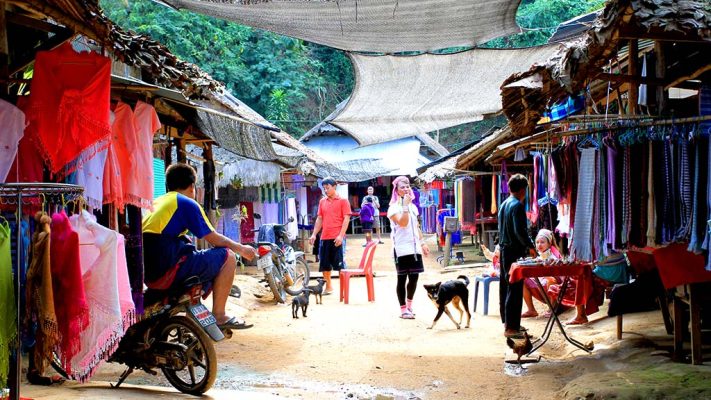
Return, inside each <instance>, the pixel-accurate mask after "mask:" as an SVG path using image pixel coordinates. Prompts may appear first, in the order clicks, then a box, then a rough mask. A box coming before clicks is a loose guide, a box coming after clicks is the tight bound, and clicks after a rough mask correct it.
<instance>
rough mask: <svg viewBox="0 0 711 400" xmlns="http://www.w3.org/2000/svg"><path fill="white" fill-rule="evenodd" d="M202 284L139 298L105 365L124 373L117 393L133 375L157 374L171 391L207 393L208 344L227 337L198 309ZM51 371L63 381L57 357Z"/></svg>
mask: <svg viewBox="0 0 711 400" xmlns="http://www.w3.org/2000/svg"><path fill="white" fill-rule="evenodd" d="M202 294H203V291H202V284H201V283H200V282H199V281H198V280H197V277H193V278H190V279H188V280H187V281H186V282H185V283H184V284H183V285H182V286H181V287H180V288H179V289H177V290H169V291H159V290H153V289H148V290H147V291H146V292H145V293H144V304H145V305H146V306H145V307H144V314H143V316H142V317H141V319H140V321H138V322H136V323H135V324H133V325H131V326H130V327H129V328H128V330H127V331H126V334H125V335H124V337H123V338H122V339H121V342H120V343H119V346H118V349H117V350H116V351H115V352H114V354H112V355H111V356H110V357H109V359H108V362H112V363H119V364H124V365H126V366H127V369H126V370H125V371H124V372H123V373H122V374H121V376H120V377H119V380H118V382H117V383H116V384H115V385H113V384H112V385H111V386H112V387H116V388H117V387H119V386H121V384H122V383H123V382H124V380H125V379H126V378H128V376H129V375H130V374H131V373H133V371H135V370H143V371H145V372H146V373H148V374H151V375H157V374H158V372H157V371H156V370H158V369H159V370H161V371H162V372H163V375H164V376H165V377H166V379H167V380H168V382H170V384H171V385H173V387H175V388H176V389H178V390H179V391H181V392H183V393H187V394H191V395H196V396H199V395H202V394H203V393H205V392H207V391H208V390H209V389H210V388H211V387H212V385H213V383H214V382H215V378H216V377H217V354H216V353H215V347H214V345H213V342H217V341H220V340H223V339H224V338H225V337H226V336H227V337H231V336H232V332H231V331H230V330H225V331H222V330H220V328H219V327H218V326H217V320H216V318H215V316H213V315H212V313H211V312H210V310H208V309H207V307H205V305H203V304H202V301H201V299H202ZM51 364H52V366H53V367H54V369H55V370H57V372H59V373H60V374H61V375H63V376H64V377H65V378H66V379H70V377H69V374H68V373H67V372H66V371H64V370H63V368H61V367H60V364H59V363H58V362H57V357H56V356H55V357H54V360H52V363H51Z"/></svg>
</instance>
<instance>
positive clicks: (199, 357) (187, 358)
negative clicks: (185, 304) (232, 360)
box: [159, 316, 217, 396]
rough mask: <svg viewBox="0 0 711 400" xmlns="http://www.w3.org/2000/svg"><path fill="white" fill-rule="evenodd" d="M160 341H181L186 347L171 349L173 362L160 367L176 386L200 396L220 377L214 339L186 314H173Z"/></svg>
mask: <svg viewBox="0 0 711 400" xmlns="http://www.w3.org/2000/svg"><path fill="white" fill-rule="evenodd" d="M159 340H161V341H165V342H168V343H172V344H179V345H181V346H179V347H183V348H184V350H181V351H177V350H171V351H172V354H171V355H172V356H173V357H174V359H173V362H170V361H169V362H168V365H166V366H164V367H161V370H163V375H165V377H166V378H167V379H168V382H170V384H171V385H173V387H174V388H176V389H178V390H180V391H181V392H183V393H187V394H192V395H195V396H200V395H202V394H203V393H205V392H207V391H208V390H209V389H210V388H211V387H212V384H213V383H215V378H217V354H216V353H215V347H214V345H213V342H212V339H210V337H209V336H208V335H207V334H206V333H205V331H204V330H202V328H201V327H199V326H198V325H197V323H195V322H193V321H192V320H191V319H189V318H188V317H185V316H174V317H171V318H170V319H169V320H168V321H167V322H166V324H165V326H164V327H163V328H162V329H161V332H160V337H159Z"/></svg>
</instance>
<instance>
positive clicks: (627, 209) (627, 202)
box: [620, 147, 632, 246]
mask: <svg viewBox="0 0 711 400" xmlns="http://www.w3.org/2000/svg"><path fill="white" fill-rule="evenodd" d="M631 184H632V182H631V176H630V148H629V147H625V148H624V150H623V152H622V199H621V203H622V226H621V232H620V235H621V238H620V241H621V242H622V245H623V246H626V245H627V243H629V240H630V233H631V231H632V199H631V198H630V196H631V192H630V190H631Z"/></svg>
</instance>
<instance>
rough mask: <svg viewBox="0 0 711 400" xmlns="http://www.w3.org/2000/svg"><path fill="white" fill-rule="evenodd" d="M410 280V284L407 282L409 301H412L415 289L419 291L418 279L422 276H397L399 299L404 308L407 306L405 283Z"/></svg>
mask: <svg viewBox="0 0 711 400" xmlns="http://www.w3.org/2000/svg"><path fill="white" fill-rule="evenodd" d="M408 277H409V278H410V280H409V282H407V299H408V300H412V298H413V297H415V289H417V278H419V277H420V274H407V275H398V276H397V289H396V292H397V299H398V301H400V305H401V306H404V305H405V289H406V288H405V286H406V285H405V281H407V278H408Z"/></svg>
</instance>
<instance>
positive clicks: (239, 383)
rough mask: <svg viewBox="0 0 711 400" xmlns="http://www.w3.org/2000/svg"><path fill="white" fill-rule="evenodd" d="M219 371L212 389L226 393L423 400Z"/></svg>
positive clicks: (367, 388)
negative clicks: (250, 392) (253, 391)
mask: <svg viewBox="0 0 711 400" xmlns="http://www.w3.org/2000/svg"><path fill="white" fill-rule="evenodd" d="M219 369H220V372H219V374H218V378H217V380H216V381H215V385H214V387H215V388H219V389H225V390H250V389H257V390H260V389H261V390H270V391H272V392H273V393H277V394H281V393H284V394H285V395H286V396H284V397H286V398H288V397H289V395H290V394H293V395H294V396H300V395H301V396H304V397H306V398H314V397H316V396H315V394H318V395H319V396H320V397H319V398H333V399H353V400H371V399H372V400H420V399H421V398H422V394H419V393H415V392H411V391H403V390H398V389H394V388H380V387H374V386H371V385H365V384H346V383H335V382H334V383H331V382H316V381H307V380H302V379H296V378H294V377H293V376H287V375H281V374H262V373H258V372H255V371H252V370H248V369H245V368H241V367H239V366H234V365H225V366H220V367H219Z"/></svg>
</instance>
